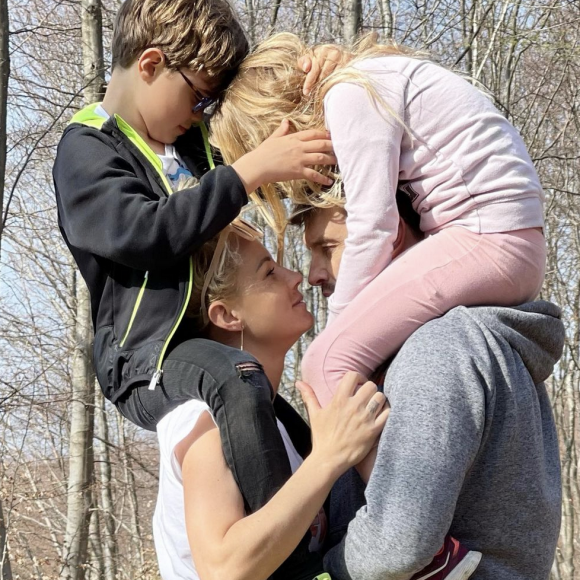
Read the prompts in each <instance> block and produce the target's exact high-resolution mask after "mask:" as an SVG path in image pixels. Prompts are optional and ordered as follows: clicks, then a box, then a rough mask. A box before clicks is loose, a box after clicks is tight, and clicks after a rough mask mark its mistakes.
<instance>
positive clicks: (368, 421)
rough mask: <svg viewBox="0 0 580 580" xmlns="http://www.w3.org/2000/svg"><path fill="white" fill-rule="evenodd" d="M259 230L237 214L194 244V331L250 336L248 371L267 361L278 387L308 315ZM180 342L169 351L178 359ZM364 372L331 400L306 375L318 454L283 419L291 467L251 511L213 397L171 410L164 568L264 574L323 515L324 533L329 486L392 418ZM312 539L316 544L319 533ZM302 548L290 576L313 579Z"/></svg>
mask: <svg viewBox="0 0 580 580" xmlns="http://www.w3.org/2000/svg"><path fill="white" fill-rule="evenodd" d="M259 237H260V236H259V234H258V233H257V232H256V231H255V230H253V229H252V228H251V227H250V226H249V225H248V224H247V223H246V222H242V221H240V220H238V221H236V222H234V224H233V225H232V226H229V227H228V228H226V230H224V232H222V233H221V234H220V236H218V238H216V239H214V240H212V241H211V242H209V243H207V244H205V245H204V246H203V247H202V248H201V249H200V250H199V251H198V252H197V253H196V255H195V256H194V269H195V274H196V275H195V276H194V280H195V281H196V282H197V285H196V286H195V287H194V289H193V293H192V296H191V300H190V309H189V312H190V324H191V329H190V331H191V332H192V333H195V334H197V335H202V336H203V337H205V338H207V339H209V340H208V341H207V347H208V349H213V351H219V349H220V347H221V346H223V345H226V346H229V347H232V346H235V347H237V348H241V347H242V346H243V348H244V350H245V351H246V352H249V353H251V354H252V355H253V356H254V357H255V361H256V362H254V363H247V362H244V363H241V364H240V367H241V368H240V369H239V370H240V373H241V374H242V375H244V376H246V377H247V379H248V380H249V381H251V380H252V373H253V371H254V370H255V369H256V368H257V367H258V366H260V365H261V366H263V369H264V372H265V373H266V375H267V377H268V379H269V381H270V383H271V385H272V387H273V390H274V392H276V390H277V388H278V385H279V383H280V379H281V376H282V372H283V368H284V358H285V355H286V353H287V352H288V350H289V349H290V348H291V346H292V345H293V344H294V343H295V342H296V340H298V338H299V337H300V336H301V335H302V334H303V333H304V332H306V331H307V330H308V329H309V328H310V327H311V326H312V324H313V318H312V315H311V314H310V313H309V312H308V311H307V310H306V306H305V304H304V302H303V301H302V295H301V294H300V292H299V291H298V286H299V284H300V283H301V281H302V276H301V275H300V274H299V273H297V272H292V271H290V270H287V269H285V268H283V267H281V266H279V265H278V264H277V263H276V262H275V261H274V260H273V259H272V257H271V256H270V254H269V252H268V251H267V250H266V249H265V248H264V246H263V245H262V244H261V243H260V242H259V241H258V238H259ZM178 351H179V347H177V348H176V349H175V351H174V352H173V355H172V357H173V360H178V359H179V352H178ZM245 360H246V361H247V356H245ZM358 382H359V377H358V376H357V375H356V374H354V373H350V374H349V375H348V376H346V377H345V379H344V380H343V381H342V382H341V386H340V388H339V390H338V393H337V396H336V397H335V399H334V400H333V402H332V403H331V404H330V405H329V406H328V407H327V408H326V409H324V410H321V409H320V407H319V405H318V404H317V401H316V397H315V396H314V395H313V393H312V391H311V390H310V389H309V387H308V386H306V385H304V384H302V385H300V387H299V388H300V391H301V393H302V395H303V398H304V402H305V404H306V406H307V409H308V412H309V415H310V420H311V426H312V437H313V445H312V452H311V453H310V455H309V456H308V457H307V458H306V459H305V460H304V461H303V460H302V458H301V457H300V455H299V454H298V453H297V451H296V449H295V447H294V445H293V443H292V438H291V437H290V436H289V433H288V431H291V429H288V431H287V430H286V428H285V426H284V425H281V424H279V429H280V432H281V435H282V438H283V440H284V444H285V446H286V450H287V453H288V459H289V461H290V464H291V466H292V470H293V471H294V475H293V476H292V477H291V478H290V479H289V480H288V482H287V483H286V485H284V486H283V487H282V489H280V490H279V492H278V493H276V494H275V495H274V497H273V498H272V499H271V500H270V501H269V502H268V503H267V504H266V505H265V506H264V507H263V508H261V509H259V510H258V511H256V512H254V513H252V514H250V515H248V516H246V515H245V510H244V502H243V500H242V496H241V494H240V491H239V490H238V487H237V486H236V483H235V479H234V476H233V474H232V473H231V471H230V470H229V469H228V467H227V464H226V461H225V459H224V456H223V453H222V445H221V440H220V433H219V430H218V429H217V428H216V425H215V423H214V421H213V419H212V417H211V415H210V414H209V412H208V406H207V405H206V404H205V403H202V402H200V401H195V400H190V401H187V402H186V403H183V404H182V405H180V406H179V407H177V408H176V409H174V410H173V411H172V412H171V413H169V414H168V415H167V416H166V417H164V418H163V420H162V421H161V422H160V423H159V425H158V427H157V432H158V436H159V442H160V449H161V468H160V482H159V496H158V502H157V507H156V510H155V516H154V520H153V529H154V537H155V545H156V550H157V554H158V559H159V565H160V569H161V574H162V576H163V577H164V578H166V579H167V578H202V579H204V580H205V579H213V578H228V580H233V579H240V580H241V579H246V578H247V579H248V580H250V579H251V580H260V579H265V578H268V577H269V576H270V575H271V574H273V573H274V572H275V570H276V569H277V568H278V567H279V566H280V565H281V564H282V563H283V562H284V560H286V558H288V556H290V554H291V553H292V552H293V550H295V548H296V547H297V546H298V545H299V544H301V546H302V545H303V543H304V542H302V543H301V540H302V539H303V537H304V536H305V534H306V533H307V531H308V530H309V528H310V527H311V524H312V522H313V521H314V520H315V519H316V518H317V517H318V523H319V524H320V525H318V526H315V527H316V528H317V531H320V529H321V528H323V527H324V526H323V525H322V522H323V519H324V515H323V514H322V513H320V510H321V508H322V505H323V502H324V500H325V498H326V497H327V495H328V493H329V491H330V488H331V486H332V485H333V483H334V481H335V480H336V479H337V478H338V477H339V476H340V475H341V474H342V473H344V472H345V471H346V470H347V469H348V468H349V467H351V466H353V465H355V464H356V463H358V462H359V461H360V460H361V459H363V458H364V457H365V456H366V455H367V454H368V452H369V451H370V449H371V447H372V445H373V443H374V442H375V441H376V439H377V437H378V434H379V433H380V431H381V429H382V428H383V426H384V425H385V422H386V419H387V410H386V409H384V408H383V407H384V403H385V398H384V395H382V393H378V392H377V390H376V386H375V385H374V384H373V383H370V382H366V383H364V384H363V385H362V386H361V387H360V388H359V389H358V391H357V392H356V393H355V390H356V388H357V385H358ZM287 411H288V410H287V409H286V412H287ZM290 424H291V422H290V423H288V425H290ZM251 434H252V431H251V426H249V433H248V436H251ZM257 483H258V482H257ZM319 535H320V534H319ZM314 539H315V540H318V541H313V542H309V543H311V544H317V543H320V542H321V541H322V540H323V538H322V537H317V538H314ZM301 558H302V560H303V561H302V562H301V563H300V564H299V565H298V566H297V568H296V570H297V571H296V573H295V575H294V576H290V575H287V576H283V577H286V578H288V580H298V579H300V580H301V579H302V578H304V579H307V578H308V579H311V578H313V577H314V576H315V575H316V574H318V573H322V568H321V566H320V560H319V559H318V558H316V556H313V557H312V559H309V558H308V556H305V555H302V556H301ZM194 562H195V564H194ZM316 567H318V568H317V569H316ZM313 570H314V571H313Z"/></svg>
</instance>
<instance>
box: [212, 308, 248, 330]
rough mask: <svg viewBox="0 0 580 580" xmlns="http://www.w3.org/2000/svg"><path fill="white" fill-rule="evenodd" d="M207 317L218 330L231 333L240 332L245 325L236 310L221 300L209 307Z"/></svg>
mask: <svg viewBox="0 0 580 580" xmlns="http://www.w3.org/2000/svg"><path fill="white" fill-rule="evenodd" d="M207 316H208V318H209V321H210V322H211V323H212V324H213V325H214V326H217V327H218V328H222V329H223V330H227V331H229V332H240V331H241V330H242V327H243V324H242V320H241V318H240V317H239V315H238V312H237V311H236V310H235V309H232V308H231V307H230V306H229V305H228V304H226V303H225V302H222V301H221V300H216V301H215V302H212V303H211V304H210V305H209V308H208V311H207Z"/></svg>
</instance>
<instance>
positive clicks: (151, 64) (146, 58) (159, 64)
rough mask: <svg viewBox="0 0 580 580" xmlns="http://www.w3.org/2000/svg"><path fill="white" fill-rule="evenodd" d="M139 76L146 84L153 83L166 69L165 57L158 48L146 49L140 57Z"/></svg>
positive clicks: (138, 63)
mask: <svg viewBox="0 0 580 580" xmlns="http://www.w3.org/2000/svg"><path fill="white" fill-rule="evenodd" d="M137 66H138V69H139V76H140V77H141V78H142V79H143V80H144V81H146V82H151V81H152V80H153V79H154V78H155V76H156V75H158V74H159V73H160V72H161V71H162V70H163V68H164V67H166V66H167V63H166V62H165V55H164V54H163V52H162V51H161V50H159V49H158V48H146V49H145V50H144V51H143V52H142V53H141V56H140V57H139V60H138V62H137Z"/></svg>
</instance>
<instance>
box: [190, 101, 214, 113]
mask: <svg viewBox="0 0 580 580" xmlns="http://www.w3.org/2000/svg"><path fill="white" fill-rule="evenodd" d="M213 103H214V99H212V98H211V97H203V99H201V101H199V103H197V105H195V107H193V109H192V110H193V112H194V113H199V112H200V111H203V110H204V109H206V108H207V107H209V106H210V105H213Z"/></svg>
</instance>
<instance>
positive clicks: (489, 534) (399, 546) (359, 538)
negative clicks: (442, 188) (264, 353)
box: [293, 198, 564, 580]
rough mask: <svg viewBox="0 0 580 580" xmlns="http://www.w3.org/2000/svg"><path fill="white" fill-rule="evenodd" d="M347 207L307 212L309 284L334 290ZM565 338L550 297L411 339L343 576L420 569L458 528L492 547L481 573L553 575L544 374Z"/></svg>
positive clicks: (500, 577)
mask: <svg viewBox="0 0 580 580" xmlns="http://www.w3.org/2000/svg"><path fill="white" fill-rule="evenodd" d="M399 201H400V202H403V207H402V206H401V204H400V203H399V212H400V214H401V215H402V216H404V217H405V219H401V220H400V227H399V234H398V237H397V242H396V243H395V254H396V256H397V257H399V259H404V256H403V253H404V252H405V250H407V249H409V248H410V247H411V246H412V245H414V244H415V243H417V242H419V241H420V239H421V237H422V234H421V233H420V230H419V229H418V223H417V220H418V217H417V216H416V215H414V214H412V213H410V214H409V213H408V209H409V207H408V203H406V201H405V199H404V198H402V199H400V200H399ZM345 217H346V214H345V212H344V210H343V209H341V208H340V207H339V208H332V209H309V210H306V211H303V212H301V213H299V214H297V216H296V217H295V218H294V219H293V223H295V224H302V225H304V227H305V236H304V237H305V241H306V245H307V246H308V248H309V249H310V250H311V251H312V262H311V268H310V274H309V278H308V280H309V282H310V284H312V285H314V286H320V287H321V288H322V292H323V294H324V295H325V296H326V297H328V296H330V295H331V294H332V291H333V289H334V284H335V282H336V278H337V276H338V273H339V267H340V256H341V253H342V249H343V247H344V240H345V238H346V225H345ZM563 341H564V329H563V325H562V322H561V320H560V311H559V309H558V308H557V307H556V306H554V305H552V304H550V303H548V302H542V301H539V302H534V303H529V304H525V305H523V306H521V307H518V308H502V307H476V308H464V307H459V308H455V309H454V310H452V311H451V312H449V313H448V314H446V315H445V316H443V317H441V318H439V319H437V320H434V321H431V322H429V323H427V324H425V325H424V326H423V327H422V328H421V329H419V330H418V331H417V332H415V334H414V335H413V336H412V337H411V338H409V340H407V342H406V343H405V344H404V345H403V347H402V348H401V350H400V351H399V352H398V354H397V355H396V356H395V357H394V359H393V360H392V362H391V364H390V366H389V368H388V372H387V375H386V378H385V383H384V389H385V394H386V395H387V397H388V399H389V402H390V404H391V413H390V417H389V421H388V423H387V426H386V427H385V430H384V432H383V435H382V437H381V440H380V443H379V447H378V451H377V459H376V462H375V467H374V469H373V472H372V475H371V477H370V480H369V483H368V485H367V487H366V490H365V493H364V495H365V498H366V505H364V506H363V502H364V500H362V499H360V498H359V503H358V505H351V506H350V508H351V514H352V511H353V510H354V509H356V508H358V507H360V509H359V510H358V512H357V513H356V516H355V517H354V519H352V521H351V522H350V524H349V525H348V532H347V534H346V535H345V536H344V537H343V538H342V540H341V541H340V542H339V543H338V544H337V545H336V546H334V547H333V548H332V549H330V550H329V552H328V553H327V554H326V557H325V568H326V569H327V570H328V572H330V574H331V576H332V578H333V580H346V579H353V580H375V579H376V580H395V579H396V580H399V579H400V580H404V579H409V578H411V577H412V576H413V574H414V573H415V572H417V571H418V570H421V569H422V568H423V567H424V566H425V564H427V563H428V562H429V561H430V560H431V558H432V557H433V554H434V553H436V552H437V550H438V549H439V547H440V546H441V544H442V542H443V538H444V536H445V535H446V534H447V533H449V534H451V535H452V536H453V537H455V538H457V539H458V540H459V541H460V542H461V543H462V544H463V545H464V546H466V547H467V548H468V549H471V550H478V551H480V552H482V553H483V558H482V561H481V563H480V565H479V566H478V568H477V570H476V571H475V573H474V574H473V576H471V578H473V579H474V580H488V579H489V580H492V579H493V580H524V579H525V580H547V578H548V577H549V572H550V568H551V564H552V561H553V558H554V553H555V548H556V542H557V538H558V533H559V528H560V504H561V491H560V466H559V455H558V442H557V437H556V429H555V425H554V420H553V416H552V411H551V408H550V403H549V400H548V396H547V393H546V389H545V387H544V385H543V381H544V380H545V379H546V378H547V377H548V376H549V375H550V373H551V372H552V370H553V367H554V365H555V364H556V362H557V360H558V359H559V357H560V355H561V352H562V348H563ZM351 478H352V474H351ZM351 491H352V490H351ZM355 492H356V490H355ZM353 493H354V492H353ZM353 493H351V496H352V495H353ZM344 499H345V496H344V494H343V496H342V499H341V498H338V499H337V498H336V497H335V498H334V500H333V501H334V505H336V504H337V502H341V501H342V502H343V505H342V508H343V509H344V508H345V506H344ZM347 499H348V497H347ZM351 503H352V501H351ZM361 506H362V507H361ZM346 511H347V512H348V510H346ZM339 523H340V522H339ZM446 564H447V563H446V562H445V561H443V562H442V563H441V573H443V571H444V570H445V566H446ZM458 574H460V572H458ZM456 577H457V578H463V576H461V575H457V576H456ZM437 578H439V576H438V575H433V576H431V577H430V580H437Z"/></svg>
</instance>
